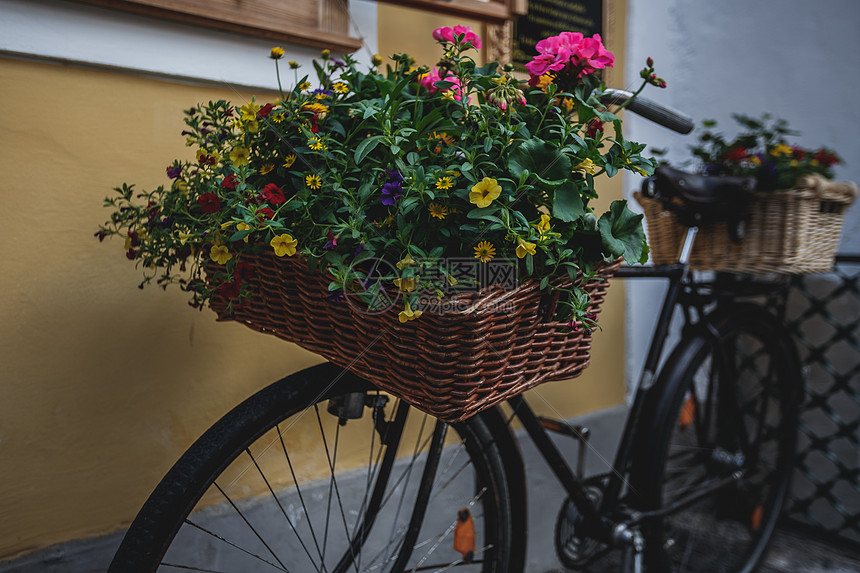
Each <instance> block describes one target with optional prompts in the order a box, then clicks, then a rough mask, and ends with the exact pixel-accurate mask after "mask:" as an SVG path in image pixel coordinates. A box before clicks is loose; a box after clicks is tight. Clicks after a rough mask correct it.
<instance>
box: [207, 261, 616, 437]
mask: <svg viewBox="0 0 860 573" xmlns="http://www.w3.org/2000/svg"><path fill="white" fill-rule="evenodd" d="M243 260H245V261H248V262H250V263H251V264H252V265H253V268H254V273H253V276H252V277H251V278H250V279H248V282H249V283H250V285H251V288H252V289H253V292H254V293H255V295H254V296H253V297H252V298H251V299H250V300H248V301H245V302H243V304H241V305H238V306H237V308H234V309H233V312H229V311H228V309H227V303H226V300H225V299H223V298H221V297H218V296H215V297H214V298H213V299H212V302H211V305H212V308H213V309H214V310H215V312H216V313H217V314H218V317H219V320H233V321H237V322H240V323H242V324H244V325H246V326H248V327H249V328H252V329H254V330H257V331H259V332H263V333H268V334H273V335H275V336H277V337H279V338H282V339H284V340H288V341H290V342H295V343H296V344H298V345H299V346H302V347H303V348H306V349H308V350H310V351H312V352H315V353H317V354H320V355H322V356H323V357H325V358H326V359H328V360H329V361H331V362H333V363H335V364H337V365H338V366H341V367H343V368H346V369H348V370H350V371H352V372H355V373H356V374H358V375H359V376H362V377H364V378H366V379H368V380H370V381H371V382H373V383H374V384H376V385H377V386H378V387H379V388H381V389H382V390H385V391H387V392H390V393H391V394H393V395H395V396H398V397H400V398H403V399H404V400H406V401H408V402H410V403H411V404H413V405H415V406H416V407H417V408H419V409H421V410H423V411H425V412H428V413H430V414H432V415H434V416H436V417H438V418H440V419H442V420H445V421H448V422H455V421H460V420H464V419H466V418H468V417H470V416H472V415H474V414H476V413H478V412H480V411H481V410H484V409H486V408H489V407H490V406H492V405H494V404H497V403H499V402H501V401H503V400H505V399H507V398H510V397H512V396H515V395H517V394H519V393H522V392H524V391H525V390H528V389H529V388H532V387H534V386H536V385H538V384H540V383H542V382H547V381H550V380H559V379H567V378H573V377H574V376H577V375H579V374H580V373H581V372H582V370H583V369H584V368H585V367H586V366H587V365H588V362H589V358H590V354H589V352H590V348H591V335H590V334H586V333H585V332H583V331H582V330H581V329H580V330H578V331H574V332H569V329H567V328H565V324H564V323H559V322H555V321H554V320H552V319H549V318H547V317H551V316H552V313H553V311H554V306H555V305H554V303H553V302H552V301H550V300H548V297H547V296H545V294H544V293H542V292H541V291H540V290H539V289H538V286H537V285H536V284H535V283H533V282H527V283H524V284H522V285H519V286H518V287H516V288H515V289H512V290H507V291H505V290H503V289H501V288H496V287H490V288H486V289H484V290H482V291H480V292H477V293H459V294H456V295H453V296H452V297H448V298H446V299H445V300H446V301H447V303H448V304H447V305H446V309H445V311H444V312H433V311H425V312H424V314H423V315H422V316H421V317H420V318H419V319H418V320H413V321H410V322H408V323H405V324H403V323H400V322H399V321H398V312H399V310H400V309H399V308H390V309H388V310H386V311H384V312H381V313H379V314H370V313H368V312H366V311H362V309H361V308H360V307H359V306H358V305H354V304H351V303H340V304H335V303H333V302H332V301H331V300H329V298H328V297H327V296H326V293H327V285H328V282H329V281H328V279H327V278H326V277H324V276H322V275H321V274H319V273H315V272H310V271H309V270H308V268H307V266H306V264H305V263H304V262H303V261H301V260H300V259H298V258H287V257H284V258H278V257H276V256H274V255H273V254H270V252H267V253H264V254H258V255H243ZM619 264H620V261H618V262H615V263H614V264H611V265H603V266H602V267H601V268H600V269H599V272H598V278H597V279H596V280H593V281H590V282H588V284H586V285H584V288H585V290H586V291H587V292H588V293H589V296H590V300H591V312H594V313H597V312H598V311H599V310H600V306H601V304H602V303H603V300H604V297H605V295H606V288H607V286H608V283H609V281H608V279H609V277H610V276H611V275H612V274H613V273H614V272H615V270H616V269H617V268H618V266H619ZM209 270H210V271H211V270H214V269H212V268H210V269H209ZM569 284H570V283H569V282H568V285H569Z"/></svg>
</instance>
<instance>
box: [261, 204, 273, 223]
mask: <svg viewBox="0 0 860 573" xmlns="http://www.w3.org/2000/svg"><path fill="white" fill-rule="evenodd" d="M274 216H275V212H274V211H272V210H271V209H269V208H268V207H263V208H262V209H260V210H258V211H257V218H258V219H259V220H261V221H266V220H269V219H271V218H272V217H274Z"/></svg>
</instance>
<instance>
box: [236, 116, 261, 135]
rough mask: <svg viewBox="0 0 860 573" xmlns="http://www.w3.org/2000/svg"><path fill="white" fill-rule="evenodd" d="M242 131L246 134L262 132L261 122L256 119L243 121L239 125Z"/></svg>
mask: <svg viewBox="0 0 860 573" xmlns="http://www.w3.org/2000/svg"><path fill="white" fill-rule="evenodd" d="M239 127H241V128H242V131H244V132H245V133H258V132H259V131H260V122H259V121H257V120H256V119H243V120H242V121H241V123H240V124H239Z"/></svg>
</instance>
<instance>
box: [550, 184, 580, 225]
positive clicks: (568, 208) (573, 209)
mask: <svg viewBox="0 0 860 573" xmlns="http://www.w3.org/2000/svg"><path fill="white" fill-rule="evenodd" d="M552 215H553V217H555V218H556V219H561V220H562V221H564V222H565V223H572V222H573V221H576V220H577V219H579V218H580V217H582V216H583V215H585V205H584V204H583V202H582V197H581V196H580V194H579V187H578V186H577V185H576V183H573V182H571V181H568V182H566V183H564V184H562V185H561V186H560V187H559V188H558V189H556V190H555V196H554V197H553V201H552Z"/></svg>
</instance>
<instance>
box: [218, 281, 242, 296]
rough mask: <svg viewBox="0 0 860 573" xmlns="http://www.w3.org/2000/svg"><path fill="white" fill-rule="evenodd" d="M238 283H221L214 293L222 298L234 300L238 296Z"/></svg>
mask: <svg viewBox="0 0 860 573" xmlns="http://www.w3.org/2000/svg"><path fill="white" fill-rule="evenodd" d="M239 284H240V282H239V281H232V282H229V283H223V284H221V285H220V286H219V287H218V288H216V289H215V291H216V292H217V293H218V294H220V295H221V296H223V297H224V298H236V297H237V296H239Z"/></svg>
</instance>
